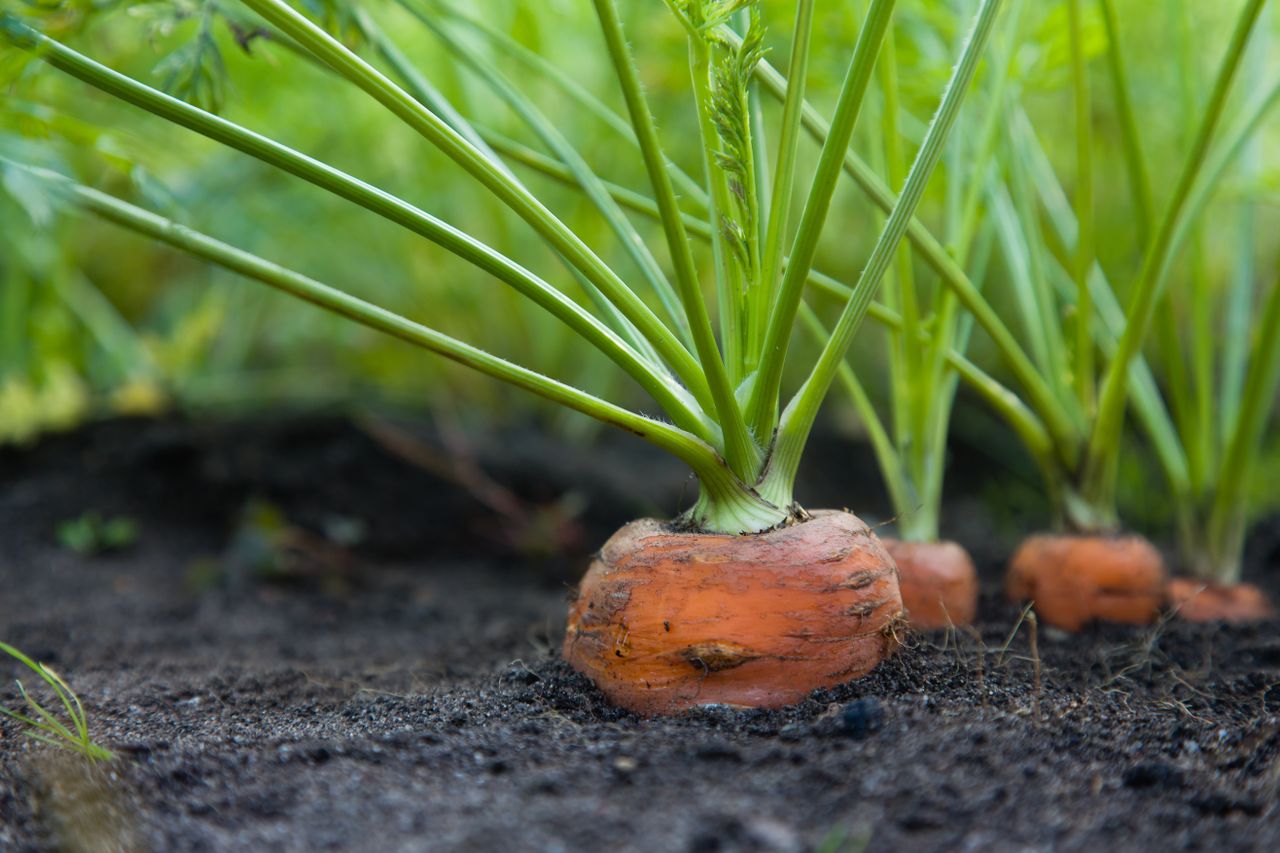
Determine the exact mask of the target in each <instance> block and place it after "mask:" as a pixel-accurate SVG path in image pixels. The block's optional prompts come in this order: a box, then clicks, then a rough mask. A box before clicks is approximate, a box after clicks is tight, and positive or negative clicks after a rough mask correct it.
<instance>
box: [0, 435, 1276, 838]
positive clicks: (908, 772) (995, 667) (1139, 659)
mask: <svg viewBox="0 0 1280 853" xmlns="http://www.w3.org/2000/svg"><path fill="white" fill-rule="evenodd" d="M409 434H413V430H410V431H409ZM543 442H544V443H543V444H542V445H534V444H532V443H531V440H530V439H529V437H528V436H523V435H522V436H520V437H518V438H511V437H508V440H505V441H504V440H502V439H501V438H500V437H499V438H493V439H487V440H482V441H477V443H476V454H477V458H478V459H479V461H481V462H482V463H483V464H484V467H485V469H486V470H488V471H489V472H490V473H492V474H493V475H494V477H495V479H497V480H498V481H499V482H502V483H504V484H508V485H511V486H512V487H513V488H514V489H515V490H516V492H517V493H518V494H520V495H521V496H522V498H523V499H524V500H526V501H528V502H532V503H537V502H546V501H549V500H552V499H554V498H556V497H557V496H558V493H559V491H560V490H562V489H565V488H568V487H569V486H570V485H571V484H576V485H577V486H578V487H579V488H580V490H581V491H582V493H583V496H584V497H585V498H587V500H588V503H587V507H588V509H587V510H586V512H585V514H584V515H582V516H581V517H580V519H579V522H578V525H577V528H576V529H577V532H576V534H575V535H574V536H569V535H567V534H566V536H565V537H561V538H562V540H564V541H569V542H570V543H572V542H573V541H577V542H580V543H592V542H595V543H598V542H599V541H602V539H603V537H604V536H606V535H607V534H608V532H609V531H610V530H611V529H612V527H616V526H617V525H618V524H620V523H622V522H623V521H624V520H626V518H627V517H628V516H630V515H634V514H637V513H641V512H645V511H658V512H666V513H668V514H670V513H671V512H673V511H674V510H675V509H676V507H677V506H678V505H679V503H680V501H681V498H682V492H686V491H687V490H688V485H687V484H686V483H685V482H684V481H683V479H682V477H683V476H684V475H683V474H682V473H681V470H680V468H679V467H678V466H676V465H674V464H668V463H667V462H666V461H665V460H662V459H661V458H658V459H657V460H656V461H655V459H654V458H652V457H651V456H650V455H649V454H647V453H646V452H645V451H643V450H632V449H630V448H632V447H633V445H632V444H626V443H625V439H622V442H623V443H621V444H617V445H614V443H613V441H612V439H610V440H609V441H607V442H606V444H605V449H604V450H603V451H602V452H601V455H600V457H599V458H598V459H597V458H596V457H592V458H591V459H583V458H581V457H582V456H583V454H582V453H581V452H580V451H579V450H576V449H566V452H564V453H558V452H557V450H558V448H556V447H555V446H553V445H548V444H546V443H545V440H543ZM384 444H385V443H383V444H380V443H379V442H378V441H375V440H373V439H372V438H370V435H369V431H368V430H367V429H360V428H357V427H355V426H353V425H351V424H349V423H348V422H346V421H343V420H341V419H315V418H308V419H299V420H286V421H277V422H269V423H202V424H188V423H184V422H179V421H162V422H154V423H152V422H129V421H124V422H113V423H106V424H100V425H97V426H95V427H90V428H87V429H85V430H82V431H80V432H78V433H75V434H72V435H68V436H62V437H57V438H52V439H49V440H46V441H45V442H43V443H42V444H41V445H39V446H38V447H36V448H34V449H32V450H28V451H24V452H18V451H14V450H6V451H3V452H2V453H0V639H3V640H6V641H8V642H11V643H13V644H14V645H16V646H17V647H19V648H22V649H24V650H25V651H27V652H28V653H30V654H31V655H32V656H34V657H36V658H37V659H40V660H43V661H45V662H48V663H49V664H51V665H52V666H53V667H54V668H55V669H56V670H58V671H59V672H60V673H61V674H62V675H64V676H65V677H67V678H68V680H69V681H70V682H71V684H72V686H73V687H74V688H75V689H76V690H77V691H78V692H79V694H80V696H81V697H82V699H83V700H84V702H85V705H86V707H87V709H88V713H89V720H90V726H91V728H92V730H93V731H94V732H95V733H96V736H97V737H98V739H99V740H100V741H101V742H103V743H104V744H105V745H108V746H109V747H111V748H112V749H114V750H115V751H116V752H117V753H118V755H119V756H120V760H119V761H117V762H115V763H114V764H112V765H110V767H108V768H100V769H98V770H96V771H92V772H90V771H87V770H85V769H84V767H83V766H82V765H81V764H79V763H78V762H75V761H70V760H68V759H66V758H59V757H57V756H55V755H52V754H51V753H50V751H49V750H47V749H44V748H39V747H37V746H36V745H34V744H32V743H31V742H29V741H27V740H26V739H25V738H22V737H20V736H19V734H18V730H17V728H16V727H15V726H14V725H13V724H12V723H11V722H9V721H5V722H3V723H0V770H2V772H0V848H3V849H6V850H10V849H12V850H27V849H43V848H45V847H47V846H50V845H52V844H54V843H56V842H58V841H59V840H60V841H62V842H63V843H69V842H70V843H73V842H74V839H75V838H76V837H93V838H96V839H97V840H98V841H105V840H108V839H113V840H115V841H116V842H118V844H119V845H120V846H122V847H125V848H128V847H129V846H131V845H132V846H133V847H135V848H137V849H146V848H150V849H245V850H274V849H283V850H319V849H387V850H391V849H397V850H398V849H466V850H514V849H537V850H544V849H567V850H601V849H628V848H643V849H664V850H686V849H687V850H803V849H812V848H814V847H819V846H823V845H825V847H824V848H823V849H830V850H846V849H848V850H852V849H861V847H862V846H863V845H864V844H865V843H866V840H867V839H870V841H871V845H872V847H873V849H887V848H904V847H909V848H910V849H947V850H953V849H961V848H968V849H982V850H1000V849H1028V848H1030V849H1049V848H1053V849H1061V850H1079V849H1087V848H1093V849H1135V850H1137V849H1141V850H1151V849H1167V848H1172V847H1179V848H1218V849H1222V850H1237V849H1260V850H1261V849H1280V809H1277V791H1278V790H1280V686H1277V685H1280V622H1271V623H1267V624H1263V625H1258V626H1252V627H1234V628H1223V627H1205V626H1192V625H1186V624H1182V623H1179V622H1177V621H1172V622H1169V623H1167V624H1162V625H1160V626H1157V627H1156V628H1154V629H1128V628H1093V629H1090V630H1088V631H1087V632H1085V633H1084V634H1081V635H1079V636H1068V635H1065V634H1059V633H1056V632H1053V631H1049V630H1045V629H1043V628H1042V629H1041V630H1040V632H1039V635H1038V637H1037V638H1036V639H1037V640H1038V642H1037V644H1036V645H1037V647H1038V653H1039V657H1040V664H1041V667H1040V669H1041V675H1040V679H1039V683H1037V679H1036V677H1035V674H1034V665H1033V662H1032V660H1031V659H1030V658H1031V648H1032V646H1031V643H1030V640H1031V636H1030V631H1029V628H1028V627H1027V626H1025V625H1024V626H1023V627H1022V628H1021V629H1020V630H1019V631H1018V632H1017V633H1016V635H1015V636H1014V637H1013V639H1012V640H1011V641H1009V642H1008V645H1007V649H1006V650H1004V651H1003V652H1002V649H1004V647H1005V646H1006V642H1007V641H1008V639H1009V636H1010V632H1011V630H1012V629H1013V627H1014V625H1015V623H1016V622H1017V619H1018V615H1019V611H1018V609H1017V608H1015V607H1013V606H1012V605H1008V604H1005V603H1003V602H1002V601H1001V600H1000V597H999V596H998V594H997V592H998V588H999V572H1000V564H999V559H998V558H999V555H1000V554H1002V553H1007V549H1008V547H1009V542H1008V541H1007V539H1004V538H1001V536H1002V534H1001V532H1000V530H1001V528H1000V526H999V525H997V524H995V523H994V522H991V521H990V520H989V519H987V520H984V519H983V518H981V515H980V512H979V510H977V509H976V508H975V507H976V506H977V502H976V496H959V497H957V498H955V499H954V504H953V506H952V511H950V512H944V517H948V518H952V519H957V518H962V519H964V522H965V529H966V530H967V531H969V536H967V537H960V538H962V540H966V541H964V544H966V545H969V546H971V547H972V548H973V550H974V553H975V556H976V557H977V558H978V563H979V567H980V570H981V571H982V572H983V576H984V584H985V587H984V588H985V592H986V594H985V595H984V597H983V601H982V609H981V622H980V624H979V626H978V631H977V632H976V634H974V635H969V634H960V635H957V636H948V635H946V634H936V635H927V636H916V637H912V638H910V639H909V640H908V646H907V648H905V649H904V650H903V651H902V652H901V653H900V654H899V655H897V657H895V658H894V659H893V660H891V661H890V662H889V663H888V664H886V665H884V666H882V667H881V668H880V669H879V670H878V671H876V672H875V673H873V674H872V675H871V676H869V677H868V678H865V679H863V680H861V681H858V682H854V683H852V684H849V685H846V686H844V687H841V688H839V689H836V690H833V691H829V692H822V693H819V694H815V695H814V696H812V697H811V698H810V699H809V700H807V701H806V702H804V703H803V704H801V705H800V706H798V707H796V708H793V709H790V710H787V711H782V712H737V711H729V710H719V709H715V710H706V711H702V712H698V713H695V714H692V715H689V716H686V717H683V718H678V719H670V720H641V719H638V718H636V717H633V716H631V715H630V714H627V713H624V712H620V711H617V710H614V709H612V708H610V707H609V706H608V705H606V704H605V703H604V701H603V699H602V697H601V696H600V694H599V693H598V692H597V691H596V690H595V689H594V688H593V687H592V686H591V685H590V684H589V683H588V682H587V681H586V680H585V679H583V678H581V677H579V676H577V675H575V674H573V673H572V672H571V671H570V670H569V669H568V668H567V667H566V666H565V664H564V663H563V662H562V660H561V658H560V654H559V642H560V639H561V637H562V636H563V620H564V614H565V605H566V600H567V598H568V596H569V595H570V590H571V585H572V580H573V578H575V577H576V576H577V575H578V574H580V573H581V571H582V569H583V568H584V567H585V556H583V555H578V556H570V557H560V558H553V559H538V558H532V557H519V556H517V555H515V554H513V553H512V551H511V548H510V544H509V541H508V540H507V539H504V538H503V537H501V536H497V537H492V538H490V539H485V540H482V541H481V543H480V544H479V545H477V544H475V542H476V540H475V539H474V538H473V537H472V536H470V535H469V532H470V531H475V530H491V529H495V528H498V527H500V525H496V524H495V523H494V522H493V518H492V514H491V512H490V510H488V509H487V508H486V507H485V505H484V502H483V501H481V500H479V499H477V498H476V497H474V496H472V495H470V494H468V493H467V492H466V491H465V490H464V489H462V488H460V487H459V486H458V485H456V484H455V483H450V482H447V481H446V480H442V479H441V478H440V477H438V476H435V475H433V474H431V473H429V472H427V471H426V470H423V469H422V468H420V467H415V466H414V465H411V464H407V463H406V462H405V461H403V459H400V458H396V457H395V456H393V455H392V454H391V453H389V452H387V451H386V450H385V447H384ZM636 444H638V443H636ZM421 446H423V447H426V448H431V447H432V446H433V444H432V440H431V439H430V438H429V437H428V438H426V439H423V440H422V442H421ZM510 448H520V452H519V453H517V452H515V451H513V450H511V449H510ZM837 453H838V454H841V457H840V458H839V459H836V458H835V455H834V454H837ZM850 455H852V454H851V451H849V449H848V448H847V446H843V445H839V444H835V443H831V444H830V446H825V445H824V446H820V447H818V448H817V452H815V453H814V454H813V455H812V456H813V458H812V462H813V465H814V469H815V471H826V472H828V476H827V478H826V484H825V485H823V484H822V483H819V485H818V488H819V489H828V491H827V492H826V494H827V495H833V494H847V495H848V497H847V498H846V499H845V500H846V501H848V502H852V501H855V500H866V501H869V502H875V501H879V500H880V496H878V495H876V494H875V493H874V492H868V491H867V489H868V487H867V486H866V484H867V483H869V482H874V479H875V477H874V474H872V473H869V470H870V469H868V468H867V467H866V464H867V463H865V462H864V463H863V464H862V466H861V467H860V468H858V469H857V470H855V469H854V468H853V467H852V465H851V463H848V462H846V457H848V456H850ZM556 458H563V459H566V460H569V461H566V462H564V463H563V464H558V463H552V462H548V461H547V460H549V459H556ZM958 464H966V463H965V460H963V459H961V460H960V462H959V463H958ZM974 464H979V463H974ZM534 465H537V466H538V470H535V471H532V472H530V471H529V468H530V467H531V466H534ZM575 469H576V470H575ZM832 471H848V472H850V474H849V480H848V482H847V483H845V484H844V485H845V486H846V488H844V489H843V490H837V489H836V488H835V487H834V485H833V484H832V483H831V482H830V480H831V476H830V472H832ZM521 472H525V473H526V474H527V475H528V476H523V475H522V473H521ZM636 472H644V477H643V482H644V487H643V488H642V489H641V490H640V491H639V492H636V491H635V490H634V489H631V490H627V489H622V488H619V483H622V482H630V480H629V477H631V476H632V475H634V474H635V473H636ZM801 482H806V479H805V477H804V476H802V477H801ZM533 484H540V485H538V486H534V485H533ZM851 484H853V485H856V486H857V488H849V487H848V486H850V485H851ZM818 497H819V498H821V497H824V495H818ZM829 499H830V498H828V500H829ZM872 505H880V506H883V503H880V504H874V503H873V504H872ZM88 511H94V512H98V513H101V514H102V515H104V516H117V515H123V516H129V517H132V518H134V519H136V520H137V521H138V523H139V526H140V535H139V538H138V541H137V542H136V543H135V544H134V545H132V546H131V547H129V548H128V549H126V550H124V551H121V552H118V553H111V554H103V555H98V556H84V555H81V554H78V553H76V552H75V551H73V550H71V549H69V548H67V547H66V546H65V545H61V544H59V543H58V541H57V537H56V535H55V531H56V529H57V527H58V525H59V524H60V523H61V522H64V521H66V520H68V519H71V518H75V517H79V516H81V515H82V514H83V513H85V512H88ZM264 513H266V514H269V515H271V517H272V518H274V519H276V520H275V521H273V522H271V523H266V522H259V521H256V520H255V519H258V518H260V517H261V516H262V515H263V514H264ZM281 519H282V520H283V521H281ZM281 525H283V527H284V528H285V529H287V530H289V531H292V534H291V536H292V538H289V539H288V542H289V545H288V547H287V549H284V550H285V553H278V551H280V549H279V547H278V546H279V541H280V540H276V539H272V537H273V536H274V535H276V534H277V533H278V532H279V529H280V527H281ZM566 530H569V529H568V528H566ZM299 531H306V532H305V533H301V532H299ZM570 532H572V531H571V530H570ZM952 532H954V531H952ZM293 534H296V535H293ZM1006 535H1007V533H1006ZM575 537H576V538H575ZM1278 538H1280V537H1277V535H1276V525H1271V526H1269V527H1267V528H1264V529H1263V530H1262V531H1260V532H1259V533H1257V534H1256V535H1255V539H1254V542H1253V545H1252V547H1251V550H1250V554H1251V557H1250V560H1251V564H1250V573H1251V574H1252V577H1251V578H1248V579H1251V580H1255V581H1257V582H1260V583H1262V584H1263V585H1264V586H1265V587H1266V588H1267V589H1268V590H1269V591H1270V592H1271V593H1272V594H1273V595H1276V594H1277V593H1280V587H1278V586H1277V583H1276V580H1277V571H1276V570H1277V569H1280V559H1278V557H1277V549H1276V548H1275V542H1276V541H1277V539H1278ZM259 540H262V541H259ZM343 542H348V543H351V544H349V546H344V545H342V544H340V543H343ZM264 548H265V549H266V550H267V551H268V552H270V553H268V554H267V555H266V557H265V558H264V557H263V553H262V552H263V549H264ZM264 559H265V560H266V562H267V563H270V564H271V565H269V566H267V569H266V570H265V571H264V568H263V566H264V562H263V560H264ZM984 650H985V652H984ZM0 674H3V675H4V683H3V685H2V686H0V702H3V703H4V704H8V705H13V704H15V703H16V701H17V698H18V697H17V696H16V691H15V690H14V689H13V688H12V683H11V676H13V675H18V674H19V673H18V672H17V669H16V668H12V667H8V666H7V665H6V666H5V667H2V668H0ZM1273 688H1274V689H1273ZM100 849H101V848H100Z"/></svg>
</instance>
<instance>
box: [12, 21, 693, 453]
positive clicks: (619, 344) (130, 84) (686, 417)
mask: <svg viewBox="0 0 1280 853" xmlns="http://www.w3.org/2000/svg"><path fill="white" fill-rule="evenodd" d="M0 36H2V37H5V38H8V39H9V40H10V41H11V42H12V43H13V44H15V45H17V46H18V47H22V48H25V49H28V50H33V51H38V52H39V54H40V56H41V58H42V59H44V60H45V61H46V62H48V63H49V64H50V65H53V66H54V67H55V68H58V69H59V70H61V71H64V72H66V73H68V74H70V75H72V76H73V77H76V78H77V79H79V80H82V81H84V82H85V83H88V84H89V85H91V86H94V87H95V88H97V89H100V90H101V91H103V92H106V93H107V94H109V95H112V96H114V97H117V98H120V99H121V100H124V101H127V102H129V103H131V104H134V105H135V106H138V107H141V108H142V109H145V110H147V111H148V112H151V113H154V114H155V115H158V116H160V117H161V118H164V119H167V120H168V121H171V122H173V123H175V124H178V125H180V126H182V127H185V128H188V129H189V130H193V131H195V132H197V133H199V134H201V135H203V136H207V137H208V138H210V139H213V140H215V141H217V142H220V143H222V144H224V145H227V146H229V147H231V148H234V149H236V150H238V151H241V152H243V153H245V154H248V155H250V156H252V157H255V158H257V159H259V160H261V161H263V162H264V163H268V164H270V165H272V166H275V167H276V168H279V169H281V170H283V171H285V172H288V173H289V174H292V175H295V176H297V177H299V178H302V179H303V180H305V181H308V182H309V183H312V184H314V185H315V186H317V187H320V188H321V189H324V190H327V191H328V192H331V193H333V194H334V195H336V196H338V197H340V198H343V199H346V200H347V201H350V202H353V203H355V204H357V205H360V206H361V207H364V208H365V209H367V210H369V211H371V212H373V213H376V214H378V215H379V216H382V217H383V218H385V219H388V220H390V221H391V222H394V223H396V224H398V225H400V226H402V227H404V228H407V229H408V230H410V231H413V232H414V233H416V234H419V235H421V236H423V237H426V238H427V239H429V240H431V241H432V242H434V243H436V244H438V245H440V246H442V247H444V248H445V249H448V250H449V251H450V252H453V253H454V254H456V255H458V256H459V257H461V258H463V259H464V260H466V261H468V262H469V263H471V264H474V265H475V266H477V267H479V268H480V269H482V270H484V271H485V272H488V273H489V274H491V275H493V276H494V277H495V278H497V279H499V280H500V281H502V282H504V283H505V284H507V285H509V286H511V287H513V288H515V289H516V290H517V291H518V292H520V293H521V294H523V295H525V296H526V297H527V298H529V299H530V300H531V301H533V302H535V303H536V304H538V305H539V306H541V307H542V308H544V309H545V310H547V311H548V312H550V313H551V314H553V315H554V316H555V317H557V318H558V319H559V320H561V321H562V322H563V323H565V325H567V326H569V327H570V328H571V329H573V330H574V332H576V333H577V334H579V335H581V336H582V337H583V338H584V339H585V340H587V341H588V342H590V343H591V344H592V345H593V346H595V347H596V348H597V349H599V350H600V351H601V352H603V353H604V354H605V355H607V356H608V357H609V358H611V359H612V360H613V361H614V362H615V363H616V364H618V366H619V367H621V368H622V369H623V370H625V371H626V372H627V374H628V375H630V376H631V377H633V378H634V379H635V380H636V381H637V382H639V383H640V385H641V386H642V387H644V389H645V390H646V391H648V392H649V393H650V394H652V395H653V396H654V398H655V399H656V400H658V401H659V402H660V403H661V404H662V406H663V408H664V409H665V410H666V411H667V413H668V414H669V415H671V417H672V419H673V420H675V421H676V422H677V423H678V424H680V425H681V426H682V427H684V428H687V429H689V430H690V431H692V432H694V433H695V434H697V435H700V436H702V437H704V438H705V439H708V440H709V439H711V438H713V437H714V433H713V429H712V426H711V425H710V424H708V423H707V422H706V417H705V416H704V415H703V414H702V412H701V410H700V409H699V406H698V404H697V402H696V401H694V400H693V399H691V398H689V396H688V393H687V392H686V391H685V390H684V389H683V388H681V387H680V386H679V385H678V384H677V383H675V382H674V381H672V380H671V378H670V377H669V376H667V375H666V374H665V373H663V372H659V370H658V369H657V368H656V367H655V366H654V365H652V364H651V363H650V362H648V361H646V360H644V359H643V358H641V357H640V356H639V354H637V353H636V352H635V351H634V350H633V349H631V348H630V347H629V346H627V345H626V344H625V343H624V342H623V341H622V340H621V339H619V338H618V336H617V335H616V334H615V333H614V332H613V331H612V330H610V329H609V328H608V327H606V326H605V325H604V324H602V323H601V322H600V321H599V320H598V319H596V318H595V317H593V316H592V315H591V314H590V313H588V312H587V311H585V310H583V309H582V307H581V306H579V305H578V304H577V303H575V302H574V301H573V300H572V299H569V298H568V297H567V296H565V295H564V294H563V293H561V292H560V291H558V290H556V289H555V288H553V287H551V285H549V284H547V283H546V282H544V281H542V280H541V279H539V278H538V277H537V276H535V275H534V274H533V273H531V272H529V271H528V270H526V269H524V268H523V267H521V266H519V265H518V264H516V263H515V262H514V261H512V260H510V259H509V258H507V257H505V256H504V255H502V254H500V253H499V252H497V251H495V250H494V249H492V248H490V247H489V246H486V245H485V244H483V243H480V242H479V241H477V240H475V239H474V238H472V237H470V236H469V235H467V234H465V233H463V232H461V231H459V230H458V229H456V228H454V227H453V226H451V225H449V224H447V223H445V222H441V221H440V220H438V219H436V218H435V217H433V216H431V215H430V214H428V213H425V212H424V211H421V210H419V209H418V208H416V207H414V206H412V205H410V204H409V203H408V202H405V201H403V200H401V199H399V198H397V197H395V196H392V195H390V194H388V193H386V192H383V191H382V190H379V189H377V188H375V187H372V186H370V185H368V184H366V183H364V182H362V181H359V180H357V179H356V178H353V177H351V176H350V175H347V174H346V173H344V172H341V171H339V170H337V169H334V168H333V167H331V166H328V165H327V164H324V163H321V162H320V161H318V160H314V159H312V158H310V157H307V156H305V155H303V154H300V153H298V152H297V151H294V150H293V149H291V148H288V147H287V146H284V145H281V144H280V143H278V142H275V141H274V140H271V139H268V138H266V137H264V136H261V135H259V134H256V133H254V132H252V131H250V130H247V129H245V128H243V127H240V126H239V125H236V124H233V123H232V122H230V121H227V120H226V119H222V118H219V117H218V116H215V115H212V114H210V113H207V112H205V111H204V110H201V109H198V108H197V107H193V106H191V105H190V104H186V103H183V102H182V101H179V100H177V99H176V98H172V97H170V96H168V95H165V94H163V93H162V92H158V91H156V90H155V89H152V88H151V87H149V86H145V85H143V84H142V83H139V82H138V81H136V80H133V79H131V78H129V77H126V76H124V75H123V74H120V73H118V72H115V71H112V70H111V69H109V68H106V67H104V66H102V65H99V64H98V63H96V62H94V61H93V60H91V59H89V58H87V57H85V56H82V55H81V54H79V53H76V52H75V51H73V50H71V49H70V48H68V47H66V46H65V45H63V44H61V43H60V42H56V41H54V40H53V39H50V38H48V37H47V36H44V35H43V34H41V33H38V32H37V31H35V30H33V29H31V28H30V27H27V26H26V25H24V24H22V23H20V22H18V21H17V20H16V19H13V18H9V17H3V18H0ZM668 406H670V408H668Z"/></svg>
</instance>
